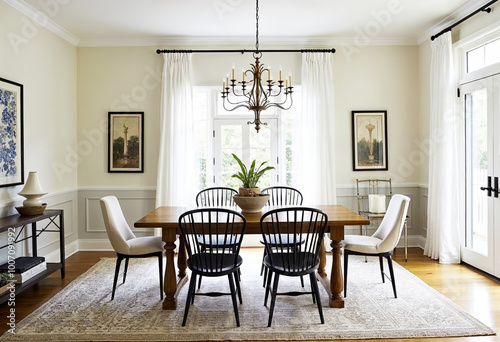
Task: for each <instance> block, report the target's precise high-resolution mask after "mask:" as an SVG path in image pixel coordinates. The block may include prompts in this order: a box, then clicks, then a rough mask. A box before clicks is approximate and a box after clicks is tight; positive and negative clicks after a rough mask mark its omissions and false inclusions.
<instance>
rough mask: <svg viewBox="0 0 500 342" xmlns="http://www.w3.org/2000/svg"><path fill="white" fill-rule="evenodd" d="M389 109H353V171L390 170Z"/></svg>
mask: <svg viewBox="0 0 500 342" xmlns="http://www.w3.org/2000/svg"><path fill="white" fill-rule="evenodd" d="M388 168H389V163H388V154H387V111H386V110H353V111H352V169H353V171H375V170H378V171H381V170H382V171H383V170H388Z"/></svg>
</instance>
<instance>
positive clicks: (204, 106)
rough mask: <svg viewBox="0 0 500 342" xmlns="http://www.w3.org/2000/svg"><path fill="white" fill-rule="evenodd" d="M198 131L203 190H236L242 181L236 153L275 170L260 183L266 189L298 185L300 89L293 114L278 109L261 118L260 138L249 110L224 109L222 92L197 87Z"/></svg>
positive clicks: (247, 160) (298, 88)
mask: <svg viewBox="0 0 500 342" xmlns="http://www.w3.org/2000/svg"><path fill="white" fill-rule="evenodd" d="M193 98H194V113H195V132H196V137H194V138H195V139H197V140H198V141H197V144H199V156H200V158H199V161H200V163H199V166H200V169H199V188H200V189H203V188H206V187H209V186H228V187H232V188H237V187H238V186H239V181H238V180H237V179H235V178H232V177H231V176H232V175H233V174H234V173H235V172H236V171H237V170H238V169H239V166H238V165H237V162H236V160H234V158H233V156H232V153H234V154H236V155H237V156H238V157H240V158H241V159H242V161H243V162H244V163H245V164H246V165H249V164H250V162H251V161H252V160H254V159H255V160H256V164H257V166H258V165H260V163H262V162H263V161H267V162H268V164H269V165H271V166H274V167H275V168H276V170H273V171H272V172H267V173H266V174H265V175H264V176H263V178H262V179H261V180H260V181H259V186H260V187H262V188H264V187H267V186H271V185H276V184H283V185H289V186H293V182H294V164H293V161H294V158H293V149H294V147H296V146H298V145H299V139H298V134H297V132H296V130H297V129H298V127H299V124H298V122H297V120H298V118H299V117H300V115H299V113H300V108H301V102H300V87H298V86H296V87H294V98H293V100H294V103H293V107H292V108H291V109H290V110H287V111H282V110H279V109H276V108H274V110H273V109H269V110H267V111H265V112H263V113H262V114H261V116H262V121H263V122H265V123H266V124H267V125H262V126H261V129H260V131H259V133H257V132H256V131H255V127H254V125H251V124H247V122H248V121H253V119H252V118H253V113H250V112H248V111H246V110H245V109H238V110H236V111H235V112H228V111H226V110H224V109H223V107H222V101H221V98H220V93H219V89H218V88H216V87H194V88H193Z"/></svg>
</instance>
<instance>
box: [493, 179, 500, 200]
mask: <svg viewBox="0 0 500 342" xmlns="http://www.w3.org/2000/svg"><path fill="white" fill-rule="evenodd" d="M499 190H500V189H498V177H495V188H494V189H493V192H494V193H495V197H496V198H498V193H499V192H500V191H499Z"/></svg>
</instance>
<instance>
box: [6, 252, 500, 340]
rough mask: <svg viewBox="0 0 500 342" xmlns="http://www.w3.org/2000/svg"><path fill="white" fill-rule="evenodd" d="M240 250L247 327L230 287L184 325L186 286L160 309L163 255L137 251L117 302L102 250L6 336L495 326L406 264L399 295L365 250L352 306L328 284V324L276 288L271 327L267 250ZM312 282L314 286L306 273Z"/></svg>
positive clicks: (257, 334) (366, 333)
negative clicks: (263, 273) (172, 304)
mask: <svg viewBox="0 0 500 342" xmlns="http://www.w3.org/2000/svg"><path fill="white" fill-rule="evenodd" d="M242 255H243V258H244V267H243V269H242V292H243V304H242V305H240V306H239V310H240V321H241V327H239V328H237V327H236V324H235V319H234V314H233V309H232V304H231V299H230V297H229V296H224V297H218V298H211V297H203V296H200V297H197V298H196V300H195V303H194V305H193V306H191V308H190V311H189V316H188V321H187V326H186V327H182V326H181V322H182V316H183V312H184V305H185V298H186V293H187V286H185V287H184V288H183V289H182V291H181V293H180V299H179V308H178V309H177V310H176V311H164V310H162V305H161V301H160V298H159V293H158V292H159V290H158V286H159V285H158V269H157V267H158V266H157V260H156V259H132V260H131V261H130V265H129V271H128V274H127V282H126V283H125V284H121V285H119V286H118V287H117V292H116V296H115V299H114V300H113V301H111V300H110V299H111V287H112V281H113V272H114V266H115V260H116V259H114V258H103V259H102V260H101V261H100V262H99V263H97V264H96V265H95V266H94V267H92V268H91V269H90V270H89V271H87V272H86V273H85V274H83V275H82V276H80V277H79V278H78V279H76V280H75V281H73V282H72V283H71V284H69V285H68V286H67V287H66V288H65V289H63V290H62V291H61V292H59V293H58V294H57V295H56V296H55V297H54V298H52V299H51V300H49V301H48V302H47V303H45V304H44V305H42V306H41V307H40V308H39V309H37V310H36V311H35V312H33V313H32V314H31V315H29V316H28V317H27V318H25V319H24V320H23V321H21V322H19V323H18V324H17V326H16V334H15V335H12V334H10V333H8V332H7V333H5V334H4V335H3V336H2V337H1V338H0V341H206V340H336V339H375V338H417V337H420V338H422V337H450V336H477V335H491V334H495V332H494V331H493V330H491V329H490V328H489V327H487V326H485V325H484V324H482V323H481V322H479V321H478V320H477V319H475V318H474V317H472V316H471V315H469V314H467V313H466V312H464V311H463V310H462V309H460V308H459V307H458V306H457V305H455V304H454V303H453V302H451V301H450V300H448V299H447V298H445V297H444V296H442V295H441V294H439V293H438V292H436V291H435V290H433V289H432V288H430V287H429V286H427V285H426V284H425V283H424V282H422V281H421V280H420V279H418V278H417V277H416V276H414V275H413V274H411V273H410V272H408V271H407V270H405V269H404V268H403V267H401V266H400V265H398V264H395V270H394V271H395V276H396V282H397V289H398V298H397V299H395V298H394V297H393V293H392V287H391V285H390V282H388V281H386V283H385V284H383V283H382V282H381V277H380V273H379V266H378V259H376V258H374V259H369V260H368V262H367V263H365V262H364V258H363V257H361V258H356V257H352V260H351V259H350V260H349V264H350V265H349V266H350V267H349V283H348V297H347V298H346V303H345V308H344V309H332V308H330V307H328V300H327V298H326V292H324V289H322V288H321V286H320V288H321V291H322V298H323V300H322V304H323V311H324V315H325V323H326V324H321V323H320V319H319V315H318V311H317V308H316V305H315V304H313V303H312V299H311V297H310V296H299V297H287V296H285V297H278V299H277V301H276V308H275V314H274V318H273V325H272V327H271V328H268V327H267V319H268V313H269V311H268V307H265V306H264V305H263V302H264V288H263V287H262V277H260V276H259V272H260V261H261V260H260V257H258V256H256V255H248V256H247V255H245V253H243V254H242ZM305 282H306V289H307V288H308V287H309V283H308V278H306V279H305ZM210 288H216V289H217V290H219V289H222V290H223V291H228V289H229V286H228V283H227V278H220V279H209V278H203V283H202V289H203V290H208V289H210ZM300 288H301V286H300V280H299V279H298V278H286V277H282V279H281V280H280V291H283V290H294V291H295V290H297V289H300ZM228 292H229V291H228Z"/></svg>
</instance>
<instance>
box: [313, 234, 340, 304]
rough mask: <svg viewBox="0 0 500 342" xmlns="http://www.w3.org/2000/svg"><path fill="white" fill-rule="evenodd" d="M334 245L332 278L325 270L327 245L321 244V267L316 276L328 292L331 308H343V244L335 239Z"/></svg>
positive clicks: (332, 244)
mask: <svg viewBox="0 0 500 342" xmlns="http://www.w3.org/2000/svg"><path fill="white" fill-rule="evenodd" d="M331 246H332V273H331V280H329V279H328V275H327V274H326V272H325V266H326V252H325V245H324V244H321V248H320V250H319V268H318V273H317V275H316V278H317V279H318V281H319V282H320V283H321V284H322V285H323V287H324V288H325V290H326V293H327V294H328V301H329V303H330V307H331V308H343V307H344V298H342V296H341V293H342V291H343V290H344V277H343V275H342V268H341V257H340V256H341V254H342V244H341V243H340V242H339V241H333V240H332V243H331Z"/></svg>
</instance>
